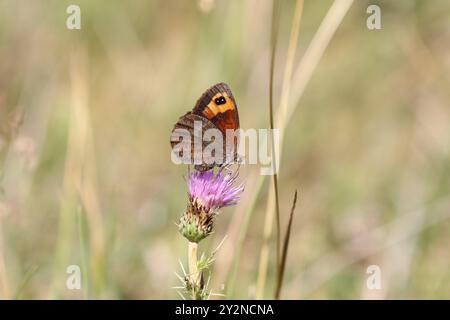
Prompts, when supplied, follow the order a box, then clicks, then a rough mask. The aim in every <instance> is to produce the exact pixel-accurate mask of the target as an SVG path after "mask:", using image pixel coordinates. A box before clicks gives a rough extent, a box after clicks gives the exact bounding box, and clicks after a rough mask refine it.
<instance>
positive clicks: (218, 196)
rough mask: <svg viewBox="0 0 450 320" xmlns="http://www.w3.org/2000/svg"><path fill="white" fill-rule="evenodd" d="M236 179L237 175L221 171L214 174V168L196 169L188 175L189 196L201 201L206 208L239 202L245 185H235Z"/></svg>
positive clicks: (216, 207)
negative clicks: (202, 170)
mask: <svg viewBox="0 0 450 320" xmlns="http://www.w3.org/2000/svg"><path fill="white" fill-rule="evenodd" d="M235 181H236V175H233V174H231V173H227V174H223V173H222V172H221V171H220V172H218V173H217V174H214V172H213V171H212V170H210V171H205V172H199V171H196V172H193V173H191V174H190V175H189V176H187V177H186V183H187V187H188V192H189V197H190V198H191V199H193V200H196V201H197V202H199V203H201V204H202V205H203V206H204V207H205V209H206V210H210V209H213V210H216V209H220V208H222V207H226V206H232V205H235V204H237V203H238V201H239V199H240V194H241V193H242V191H243V190H244V185H243V184H241V185H239V186H237V187H234V186H233V184H234V182H235Z"/></svg>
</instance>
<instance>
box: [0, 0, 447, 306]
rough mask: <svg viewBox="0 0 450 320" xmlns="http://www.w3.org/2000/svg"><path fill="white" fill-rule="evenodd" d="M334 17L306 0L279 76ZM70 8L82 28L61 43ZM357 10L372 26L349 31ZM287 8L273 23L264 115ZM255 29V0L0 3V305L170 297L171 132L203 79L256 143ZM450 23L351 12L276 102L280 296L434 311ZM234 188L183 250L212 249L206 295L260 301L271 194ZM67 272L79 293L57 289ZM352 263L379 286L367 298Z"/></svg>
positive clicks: (267, 14) (434, 15) (390, 6)
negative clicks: (231, 101) (283, 258)
mask: <svg viewBox="0 0 450 320" xmlns="http://www.w3.org/2000/svg"><path fill="white" fill-rule="evenodd" d="M338 2H339V1H338ZM332 3H333V1H331V0H330V1H328V0H324V1H308V0H307V1H305V3H304V5H303V11H302V16H301V23H300V28H299V36H298V45H297V50H296V53H295V59H294V69H295V68H296V66H297V65H299V63H300V61H302V58H303V56H304V53H305V51H306V50H307V48H308V46H309V45H310V43H311V40H312V39H313V38H314V36H315V35H316V32H317V30H318V28H319V26H320V25H321V23H322V21H323V19H324V17H325V16H326V14H327V12H328V10H329V8H330V7H331V6H332ZM70 4H77V5H79V6H80V7H81V19H82V20H81V30H68V29H67V28H66V19H67V17H68V14H67V13H66V8H67V7H68V6H69V5H70ZM369 4H378V5H379V6H380V7H381V13H382V29H381V30H373V31H371V30H368V28H367V27H366V19H367V17H368V14H367V13H366V9H367V6H368V5H369ZM295 6H296V2H295V1H283V4H282V8H281V16H280V26H279V33H278V44H277V54H276V61H275V115H277V110H278V109H277V107H278V106H279V99H280V92H281V91H282V83H283V81H282V80H283V75H284V70H285V68H284V66H285V63H286V60H287V50H288V44H289V35H290V30H291V25H292V19H293V12H294V10H295ZM271 16H272V2H271V1H268V0H263V1H260V0H246V1H238V0H229V1H224V0H215V1H214V0H199V1H193V0H192V1H163V0H160V1H156V0H153V1H137V0H136V1H131V2H124V1H87V0H86V1H59V0H58V1H56V0H49V1H47V0H46V1H43V0H41V1H24V0H20V1H13V0H1V1H0V174H1V180H0V188H1V189H0V190H1V191H0V297H1V298H6V299H10V298H19V299H20V298H31V299H53V298H58V299H61V298H75V299H79V298H92V299H97V298H101V299H103V298H112V299H133V298H135V299H157V298H163V299H166V298H170V299H177V298H179V297H178V296H177V294H176V292H175V290H174V289H172V287H173V286H176V285H179V283H178V280H177V278H176V276H175V275H174V272H178V273H181V271H180V266H179V263H178V261H179V260H180V261H181V262H183V263H184V264H186V251H187V249H186V240H185V239H184V238H182V237H181V236H180V235H179V234H178V232H177V228H176V226H175V224H174V223H175V222H176V221H177V219H178V217H179V216H180V215H181V213H182V212H183V210H184V209H185V206H186V186H185V184H184V181H183V175H184V174H185V173H186V167H185V166H177V165H174V164H173V163H172V162H171V160H170V146H169V134H170V131H171V129H172V126H173V124H174V122H175V121H176V120H177V119H178V117H179V116H180V115H181V114H183V113H184V112H186V111H188V110H189V109H190V108H192V107H193V105H194V103H195V101H196V99H197V98H198V97H199V96H200V95H201V93H202V92H203V91H204V90H205V89H206V88H208V87H209V86H210V85H212V84H214V83H216V82H220V81H224V82H227V83H228V84H229V85H230V86H231V88H232V90H233V92H234V95H235V97H236V100H237V103H238V107H239V113H240V121H241V126H242V128H244V129H245V128H267V127H268V125H269V112H268V101H269V89H268V88H269V66H270V33H271ZM449 16H450V3H449V2H448V1H445V0H432V1H413V0H399V1H354V3H353V4H352V5H351V7H350V8H349V10H348V12H347V14H346V15H345V17H344V18H343V19H342V21H340V22H339V23H338V26H337V30H336V32H335V34H334V35H333V37H332V38H331V40H330V41H329V43H328V45H327V47H326V49H325V52H324V54H323V56H322V57H321V59H320V61H319V63H318V64H317V67H315V68H314V71H313V74H312V77H311V79H310V81H308V82H307V84H306V87H305V90H304V92H303V94H302V95H301V98H300V99H299V100H298V101H290V103H292V104H293V105H292V108H293V109H292V110H293V113H292V116H291V117H290V118H289V122H288V123H287V124H286V127H284V128H281V129H282V131H283V134H284V137H285V139H284V143H283V146H282V157H281V164H280V172H279V186H280V205H281V215H282V219H281V226H282V229H283V234H284V230H285V227H286V223H287V217H288V214H289V211H290V207H291V203H292V197H293V193H294V190H296V189H298V190H299V201H298V203H297V210H296V214H295V218H294V224H293V231H292V237H291V242H290V247H289V254H288V258H287V267H286V274H285V279H284V280H285V281H284V287H283V291H282V298H286V299H314V298H326V299H338V298H344V299H350V298H352V299H366V298H376V299H383V298H386V299H398V298H420V299H425V298H450V251H449V248H450V236H449V234H450V222H449V218H450V197H449V192H450V179H449V178H450V174H449V173H450V161H449V158H450V154H449V151H450V149H449V146H450V106H449V103H450V91H449V88H450V73H449V71H450V19H449V18H448V17H449ZM295 86H296V83H295V81H294V82H293V83H292V87H293V89H292V90H293V91H295ZM240 179H241V181H245V182H246V186H247V188H246V191H245V192H244V194H243V196H242V200H241V202H240V204H239V205H238V206H237V207H235V208H227V209H226V210H224V212H223V213H222V214H221V215H220V217H219V219H218V222H217V225H216V232H215V234H214V235H213V236H211V237H209V238H207V239H206V240H204V241H203V242H202V244H201V246H200V250H202V251H203V250H204V251H210V250H212V249H214V247H215V246H216V245H217V244H218V243H219V242H220V241H221V240H222V238H223V237H224V236H225V235H228V238H227V239H226V240H225V244H224V246H223V247H222V248H221V249H220V250H219V253H218V257H217V261H216V264H215V267H214V272H213V279H212V285H213V286H212V289H213V291H214V292H218V293H227V298H237V299H243V298H255V297H258V298H260V297H265V298H271V297H273V287H274V281H275V277H274V270H275V268H274V267H275V266H274V263H275V253H274V252H275V251H274V246H273V244H274V233H273V232H272V236H271V237H270V238H269V239H266V240H267V241H266V242H264V229H265V224H266V211H267V206H268V205H267V199H268V198H269V196H268V194H269V190H270V188H271V187H272V184H271V181H272V180H271V177H265V178H261V177H260V175H259V167H258V165H245V166H243V167H242V168H241V172H240ZM269 209H270V206H269ZM269 211H271V210H269ZM269 225H270V224H269ZM264 243H266V244H268V245H269V247H268V248H269V249H270V250H269V252H268V260H267V261H268V264H267V273H266V276H265V277H263V278H261V262H260V260H261V253H262V248H263V246H264ZM69 265H78V266H80V268H81V270H82V290H68V289H67V288H66V279H67V277H68V275H67V274H66V268H67V267H68V266H69ZM370 265H377V266H379V267H380V269H381V275H382V288H381V290H369V289H367V287H366V279H367V277H368V274H367V273H366V270H367V267H368V266H370ZM258 279H260V280H259V281H258ZM261 279H262V280H261ZM261 281H262V282H261Z"/></svg>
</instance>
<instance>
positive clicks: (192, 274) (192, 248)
mask: <svg viewBox="0 0 450 320" xmlns="http://www.w3.org/2000/svg"><path fill="white" fill-rule="evenodd" d="M197 248H198V244H197V243H196V242H191V241H189V244H188V262H189V281H190V283H191V285H192V286H193V287H194V290H193V292H194V294H193V298H194V299H196V296H197V294H195V293H196V292H198V291H200V290H201V288H200V285H201V284H200V282H201V272H200V271H199V270H198V261H197Z"/></svg>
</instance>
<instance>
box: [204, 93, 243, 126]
mask: <svg viewBox="0 0 450 320" xmlns="http://www.w3.org/2000/svg"><path fill="white" fill-rule="evenodd" d="M219 97H224V98H225V99H226V102H225V103H224V104H221V105H217V104H216V103H215V102H214V101H215V99H216V98H219ZM232 110H235V106H234V103H233V100H232V99H231V98H230V97H229V96H228V94H227V93H226V92H221V93H218V94H216V95H215V96H214V97H212V99H211V101H210V102H209V103H208V105H207V106H206V108H205V109H204V110H203V115H204V116H205V117H206V118H208V119H209V120H211V119H212V118H214V117H215V116H217V115H218V114H219V113H225V112H227V111H232Z"/></svg>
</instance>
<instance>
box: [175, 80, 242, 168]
mask: <svg viewBox="0 0 450 320" xmlns="http://www.w3.org/2000/svg"><path fill="white" fill-rule="evenodd" d="M195 123H197V124H201V130H196V127H195ZM209 129H216V130H219V131H220V133H221V136H222V141H223V149H221V150H219V151H221V152H222V155H221V156H220V157H216V155H217V154H215V153H214V152H212V156H211V155H208V154H205V153H203V152H202V151H203V150H205V148H206V147H207V146H208V145H209V144H210V143H211V141H203V139H202V140H200V141H201V150H197V149H198V148H195V145H194V141H195V140H196V139H200V137H205V133H206V132H207V130H209ZM229 129H231V130H229ZM237 129H239V115H238V110H237V105H236V101H235V100H234V97H233V94H232V93H231V90H230V87H229V86H228V85H227V84H225V83H218V84H216V85H214V86H212V87H211V88H209V89H208V90H206V91H205V93H203V94H202V96H201V97H200V99H198V101H197V103H196V104H195V107H194V109H193V110H192V111H190V112H188V113H186V114H185V115H184V116H182V117H181V118H180V119H178V121H177V123H176V124H175V126H174V128H173V130H172V134H171V136H170V144H171V146H172V150H173V151H174V152H175V154H177V152H178V155H177V156H178V157H179V158H182V159H183V160H184V162H185V163H186V162H188V163H195V164H196V165H195V169H196V170H199V171H205V170H210V169H212V168H213V167H214V166H222V165H224V164H227V163H228V160H229V159H231V160H232V161H235V160H237V158H238V157H237V154H236V152H237V143H238V136H237V131H236V130H237ZM230 133H232V134H230ZM180 140H181V141H180ZM197 141H199V140H197ZM212 141H215V140H212ZM187 144H189V146H190V150H191V153H190V154H183V152H179V151H180V149H181V150H183V148H185V147H188V145H187ZM184 150H186V149H184ZM186 160H187V161H186Z"/></svg>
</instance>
